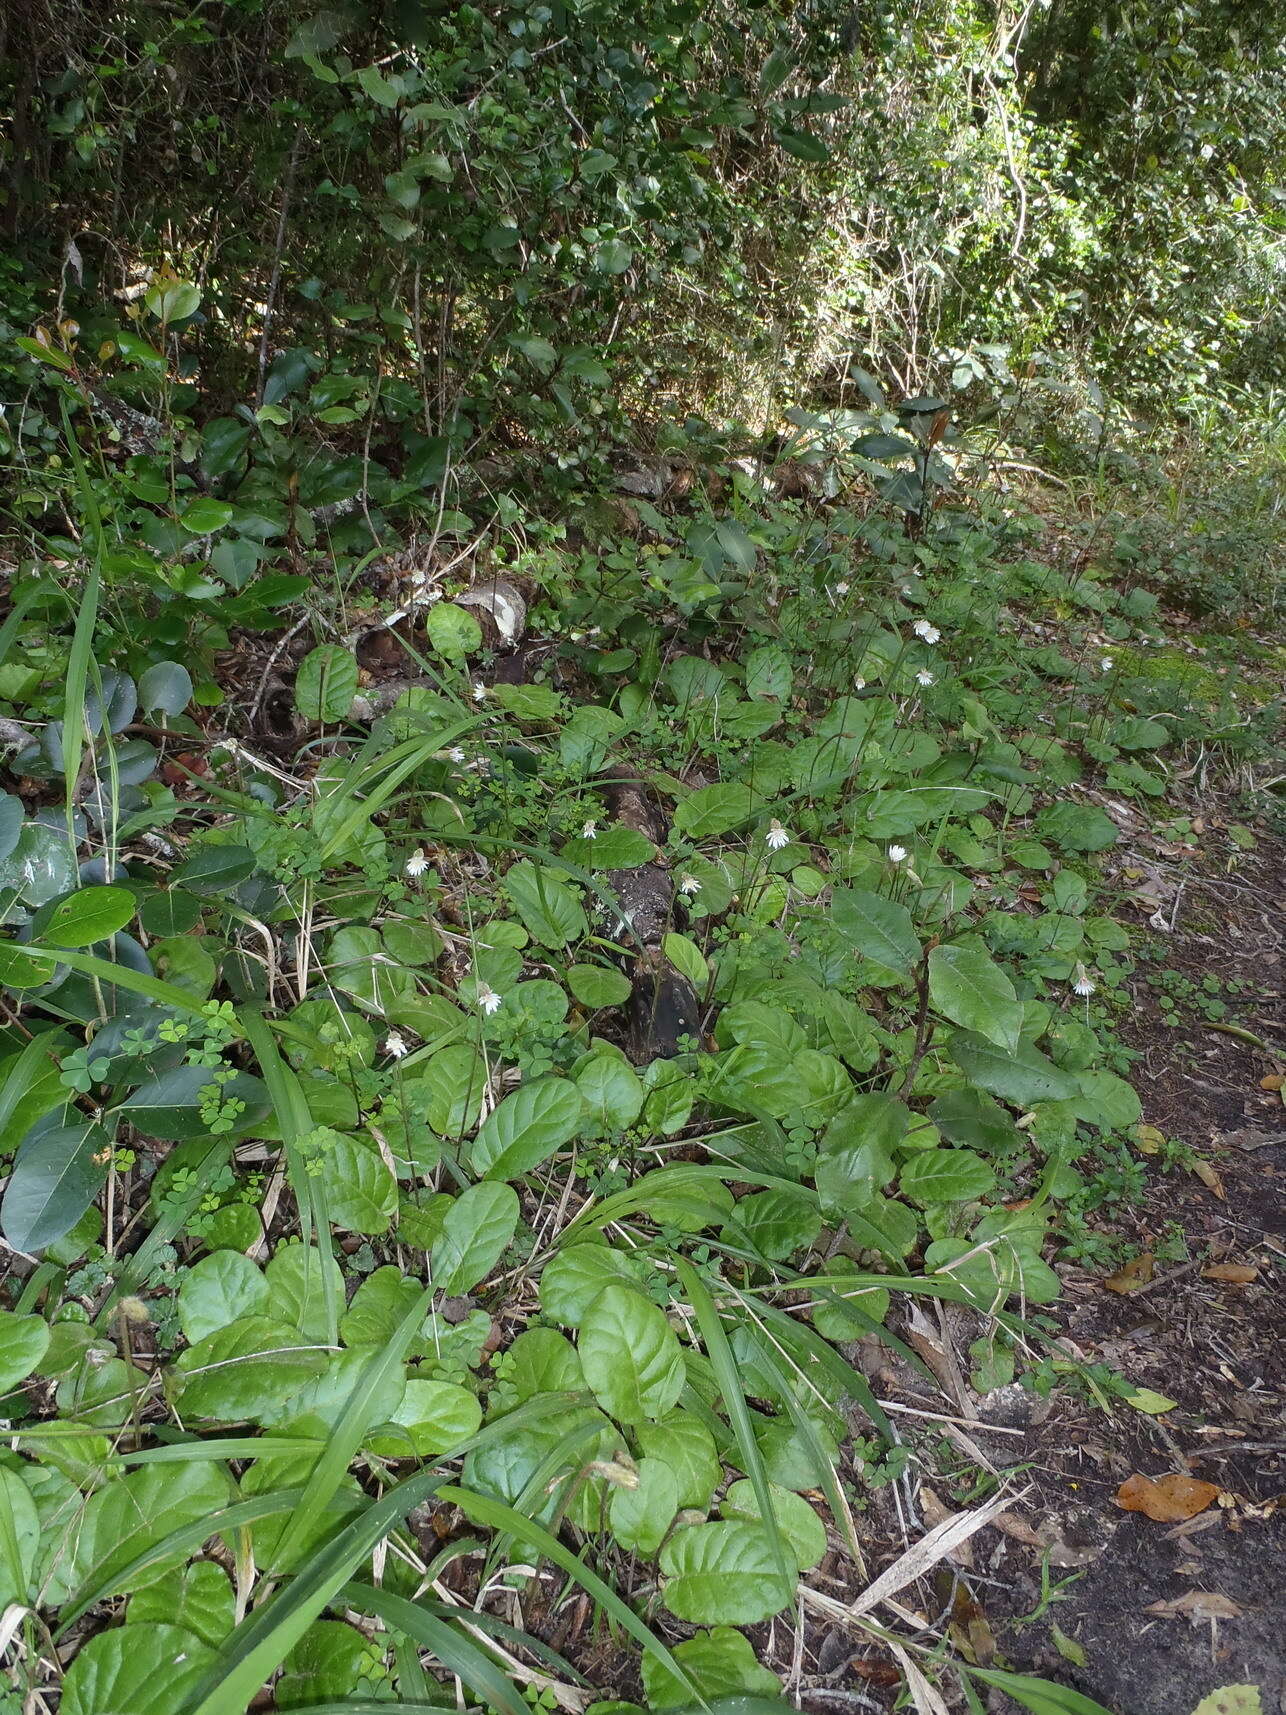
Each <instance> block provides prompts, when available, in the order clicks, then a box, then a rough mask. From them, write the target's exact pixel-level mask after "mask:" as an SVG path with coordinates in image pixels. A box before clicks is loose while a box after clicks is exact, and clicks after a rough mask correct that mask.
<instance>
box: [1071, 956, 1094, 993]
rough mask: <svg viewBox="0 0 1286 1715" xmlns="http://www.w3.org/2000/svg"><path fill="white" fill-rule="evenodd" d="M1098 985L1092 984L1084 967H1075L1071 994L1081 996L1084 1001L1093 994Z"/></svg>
mask: <svg viewBox="0 0 1286 1715" xmlns="http://www.w3.org/2000/svg"><path fill="white" fill-rule="evenodd" d="M1097 986H1098V985H1097V984H1096V983H1094V982H1093V981H1092V980H1091V978H1090V974H1089V972H1088V971H1087V970H1086V969H1085V966H1084V965H1080V964H1078V965H1077V967H1076V981H1075V982H1074V983H1073V984H1072V993H1073V994H1079V995H1082V996H1083V997H1084V998H1085V999H1086V1000H1088V999H1089V997H1090V996H1091V995H1092V994H1093V993H1094V991H1095V989H1096V987H1097Z"/></svg>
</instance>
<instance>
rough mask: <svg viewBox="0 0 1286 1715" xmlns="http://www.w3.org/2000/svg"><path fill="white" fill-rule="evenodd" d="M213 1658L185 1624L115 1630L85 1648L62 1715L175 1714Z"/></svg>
mask: <svg viewBox="0 0 1286 1715" xmlns="http://www.w3.org/2000/svg"><path fill="white" fill-rule="evenodd" d="M213 1660H214V1652H213V1650H210V1649H207V1648H206V1646H205V1645H204V1644H202V1643H199V1642H198V1641H197V1640H196V1638H194V1637H193V1635H192V1633H191V1632H189V1631H185V1630H184V1628H183V1627H182V1626H156V1625H138V1626H114V1627H113V1628H112V1629H111V1630H110V1631H106V1632H99V1633H98V1635H97V1636H96V1637H92V1638H90V1639H89V1641H88V1643H85V1644H82V1645H81V1648H80V1650H79V1651H78V1652H77V1655H76V1658H75V1660H74V1661H73V1662H72V1664H71V1666H70V1667H69V1668H68V1669H67V1676H66V1678H65V1679H64V1680H63V1687H62V1703H61V1704H60V1705H59V1708H60V1710H61V1715H173V1711H174V1710H175V1709H177V1708H179V1707H180V1706H181V1705H182V1704H183V1703H184V1702H185V1701H186V1699H187V1697H188V1694H189V1692H191V1691H193V1690H194V1689H195V1687H196V1685H197V1682H198V1681H199V1680H200V1679H201V1678H202V1676H203V1675H204V1673H205V1671H206V1669H207V1668H208V1667H209V1665H210V1663H211V1662H212V1661H213Z"/></svg>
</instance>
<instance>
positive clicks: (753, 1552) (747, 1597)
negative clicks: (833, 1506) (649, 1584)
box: [661, 1519, 794, 1626]
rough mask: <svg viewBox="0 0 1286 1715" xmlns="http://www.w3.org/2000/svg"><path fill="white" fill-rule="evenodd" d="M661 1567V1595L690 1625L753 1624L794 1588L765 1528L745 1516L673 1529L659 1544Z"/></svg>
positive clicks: (786, 1600)
mask: <svg viewBox="0 0 1286 1715" xmlns="http://www.w3.org/2000/svg"><path fill="white" fill-rule="evenodd" d="M661 1571H662V1572H663V1573H664V1575H665V1583H664V1585H663V1587H662V1591H661V1599H662V1601H663V1602H664V1603H665V1605H666V1607H667V1608H668V1609H669V1610H670V1612H671V1613H672V1614H673V1615H674V1616H675V1618H676V1619H680V1620H686V1621H688V1623H689V1624H690V1625H697V1626H717V1625H725V1626H749V1625H753V1624H754V1623H755V1622H756V1621H757V1620H767V1619H770V1618H771V1617H772V1615H774V1614H778V1613H780V1612H781V1610H782V1609H783V1608H785V1607H787V1606H789V1604H790V1601H791V1598H792V1596H793V1594H794V1592H793V1591H792V1589H791V1587H790V1586H789V1585H788V1584H787V1583H786V1582H785V1580H784V1579H783V1578H782V1575H781V1571H780V1569H779V1567H778V1565H777V1557H776V1555H775V1554H774V1552H773V1545H772V1541H771V1539H770V1538H769V1535H768V1532H767V1531H766V1530H765V1528H764V1527H763V1525H762V1524H754V1523H751V1522H750V1521H748V1520H745V1519H724V1520H721V1521H720V1522H718V1523H715V1524H696V1525H689V1526H688V1527H687V1528H686V1529H685V1530H681V1531H678V1532H676V1534H675V1535H674V1536H672V1537H671V1538H670V1540H669V1542H667V1543H666V1545H665V1547H664V1548H663V1549H662V1550H661Z"/></svg>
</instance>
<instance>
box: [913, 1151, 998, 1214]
mask: <svg viewBox="0 0 1286 1715" xmlns="http://www.w3.org/2000/svg"><path fill="white" fill-rule="evenodd" d="M995 1183H996V1175H995V1171H994V1169H993V1168H992V1166H991V1163H990V1162H989V1161H984V1160H983V1158H982V1157H981V1156H980V1155H975V1154H974V1152H973V1151H972V1150H971V1149H926V1150H923V1151H922V1152H921V1153H920V1154H918V1155H913V1156H912V1157H911V1159H910V1160H909V1161H908V1162H907V1163H906V1165H905V1166H904V1167H903V1169H902V1171H901V1173H900V1174H899V1175H898V1190H899V1191H901V1193H902V1195H903V1196H904V1197H909V1198H910V1199H911V1201H912V1202H913V1203H919V1204H921V1205H922V1206H924V1205H927V1204H930V1203H964V1202H969V1201H973V1200H974V1199H975V1198H978V1197H985V1196H986V1195H987V1193H988V1191H990V1190H991V1189H992V1187H993V1186H994V1185H995Z"/></svg>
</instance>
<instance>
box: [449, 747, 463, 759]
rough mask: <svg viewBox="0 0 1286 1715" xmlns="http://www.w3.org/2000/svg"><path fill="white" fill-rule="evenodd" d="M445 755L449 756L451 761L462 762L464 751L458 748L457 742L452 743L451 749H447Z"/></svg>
mask: <svg viewBox="0 0 1286 1715" xmlns="http://www.w3.org/2000/svg"><path fill="white" fill-rule="evenodd" d="M447 755H448V756H449V757H450V758H451V760H452V762H463V761H464V760H465V755H464V752H463V751H462V750H461V749H460V746H459V745H458V744H456V745H452V747H451V749H450V750H448V751H447Z"/></svg>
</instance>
